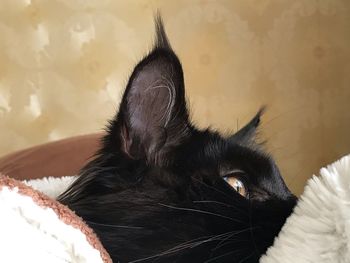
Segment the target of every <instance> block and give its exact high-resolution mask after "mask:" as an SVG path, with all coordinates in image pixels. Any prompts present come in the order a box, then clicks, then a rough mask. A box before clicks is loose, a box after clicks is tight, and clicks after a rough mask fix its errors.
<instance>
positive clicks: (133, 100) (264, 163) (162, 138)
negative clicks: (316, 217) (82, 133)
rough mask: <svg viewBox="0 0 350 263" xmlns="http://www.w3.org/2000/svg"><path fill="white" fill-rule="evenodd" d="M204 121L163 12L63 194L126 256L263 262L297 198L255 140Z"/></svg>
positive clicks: (246, 130) (250, 130)
mask: <svg viewBox="0 0 350 263" xmlns="http://www.w3.org/2000/svg"><path fill="white" fill-rule="evenodd" d="M262 113H263V110H260V111H259V112H258V113H257V114H256V116H255V117H254V118H253V119H252V120H251V121H250V122H249V123H248V124H247V125H246V126H244V127H243V128H242V129H241V130H239V131H238V132H237V133H235V134H233V135H232V136H222V135H221V134H219V133H218V132H215V131H211V130H209V129H205V130H201V129H198V128H196V127H195V126H194V125H193V124H192V123H191V121H190V119H189V113H188V109H187V106H186V99H185V87H184V76H183V71H182V66H181V63H180V61H179V59H178V57H177V56H176V54H175V52H174V51H173V49H172V47H171V46H170V44H169V41H168V38H167V36H166V34H165V32H164V28H163V25H162V22H161V19H160V18H159V17H157V18H156V40H155V45H154V48H153V50H152V51H151V52H150V53H149V54H148V55H147V56H146V57H145V58H144V59H142V60H141V61H140V62H139V63H138V64H137V66H136V67H135V69H134V71H133V73H132V74H131V77H130V79H129V81H128V84H127V87H126V90H125V92H124V95H123V98H122V101H121V104H120V107H119V111H118V113H117V115H116V117H115V118H114V119H113V120H112V121H111V122H110V124H109V126H108V134H107V135H106V137H105V138H104V140H103V146H102V148H101V150H100V152H99V153H98V154H97V156H96V159H95V160H94V161H92V162H91V163H90V164H88V165H87V167H85V168H84V169H83V170H82V173H81V176H80V178H79V179H78V180H77V181H76V182H75V183H74V184H73V185H72V186H71V188H70V189H68V190H67V192H66V193H64V194H63V195H62V196H61V197H60V201H61V202H63V203H65V204H67V205H69V206H70V207H71V208H72V209H73V210H74V211H75V212H76V213H77V214H78V215H80V216H81V217H83V219H84V220H86V222H87V223H88V224H89V225H90V226H91V227H92V228H93V229H94V230H95V231H96V233H97V234H98V236H99V237H100V239H101V241H102V243H103V244H104V246H105V248H106V249H107V251H108V252H109V253H110V254H111V256H112V258H113V259H114V260H115V261H116V260H120V262H153V261H155V262H257V261H258V259H259V257H260V256H261V255H262V254H263V253H264V252H265V251H266V249H267V248H268V246H270V245H272V243H273V240H274V237H275V236H276V235H277V234H278V232H279V231H280V229H281V227H282V225H283V224H284V222H285V220H286V218H287V217H288V216H289V214H290V213H291V212H292V209H293V207H294V205H295V202H296V199H295V197H294V196H293V195H292V194H291V192H290V191H289V190H288V188H287V187H286V185H285V183H284V181H283V179H282V177H281V175H280V172H279V170H278V168H277V166H276V164H275V162H274V161H273V159H272V158H271V157H270V156H269V155H268V154H266V153H264V152H263V151H262V149H261V147H259V145H258V144H256V143H255V138H254V137H255V133H256V129H257V128H258V125H259V122H260V117H261V114H262Z"/></svg>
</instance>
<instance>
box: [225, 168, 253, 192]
mask: <svg viewBox="0 0 350 263" xmlns="http://www.w3.org/2000/svg"><path fill="white" fill-rule="evenodd" d="M240 173H242V172H241V171H240ZM223 179H224V180H225V181H226V182H227V183H228V184H229V185H230V186H231V187H232V188H233V189H234V190H235V191H236V192H237V193H239V194H240V195H241V196H243V197H248V191H247V188H246V187H245V185H244V183H243V182H242V180H240V179H239V178H238V176H235V173H231V174H229V175H226V176H223Z"/></svg>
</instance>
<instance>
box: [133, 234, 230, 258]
mask: <svg viewBox="0 0 350 263" xmlns="http://www.w3.org/2000/svg"><path fill="white" fill-rule="evenodd" d="M230 234H231V232H227V233H224V234H219V235H212V236H209V238H208V239H205V240H203V241H198V242H192V241H194V240H199V239H203V238H205V237H208V236H204V237H200V238H196V239H193V240H190V241H186V242H184V243H182V244H179V245H177V246H175V247H173V248H171V249H168V250H166V251H163V252H161V253H158V254H156V255H153V256H150V257H146V258H141V259H137V260H133V261H130V262H128V263H135V262H142V261H145V260H148V259H152V258H157V257H162V256H166V255H169V254H173V253H176V252H179V251H181V250H184V249H187V248H190V249H192V248H194V247H197V246H200V245H202V244H204V243H208V242H211V241H214V240H220V238H222V237H224V236H226V235H230ZM189 242H190V243H189Z"/></svg>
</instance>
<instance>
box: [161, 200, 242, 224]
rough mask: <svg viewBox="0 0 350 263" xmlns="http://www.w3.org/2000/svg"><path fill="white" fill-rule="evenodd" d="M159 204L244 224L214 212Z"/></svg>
mask: <svg viewBox="0 0 350 263" xmlns="http://www.w3.org/2000/svg"><path fill="white" fill-rule="evenodd" d="M158 204H159V205H161V206H165V207H168V208H171V209H176V210H182V211H188V212H195V213H201V214H206V215H212V216H217V217H221V218H223V219H227V220H230V221H233V222H238V223H244V222H243V221H241V220H237V219H234V218H232V217H229V216H224V215H220V214H217V213H212V212H209V211H203V210H199V209H193V208H186V207H177V206H171V205H166V204H162V203H158Z"/></svg>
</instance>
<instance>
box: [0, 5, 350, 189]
mask: <svg viewBox="0 0 350 263" xmlns="http://www.w3.org/2000/svg"><path fill="white" fill-rule="evenodd" d="M156 9H159V10H161V12H162V15H163V18H164V21H165V25H166V29H167V32H168V35H169V38H170V41H171V42H172V45H173V47H174V49H175V50H176V52H177V53H178V55H179V57H180V59H181V60H182V62H183V66H184V71H185V81H186V86H187V96H188V99H189V102H190V105H191V108H192V116H193V120H194V121H195V122H196V123H197V124H198V125H199V126H201V127H205V126H208V125H210V126H212V127H215V128H217V129H218V130H220V131H223V132H226V133H228V132H232V131H235V130H236V129H237V127H241V126H242V125H243V124H244V123H245V122H246V121H248V120H249V118H251V117H252V116H253V115H254V114H255V112H256V111H257V110H258V108H259V107H260V106H261V105H264V104H266V105H268V106H269V107H268V111H267V113H266V115H265V116H264V118H263V125H262V129H261V135H260V137H261V138H262V139H267V140H268V143H267V148H268V150H269V151H270V152H271V153H272V154H273V155H274V157H275V158H276V160H277V162H278V164H279V165H280V167H281V170H282V172H283V174H284V175H285V177H286V181H287V183H288V185H289V186H290V187H291V188H292V189H293V190H294V191H295V192H296V193H300V192H301V191H302V189H303V186H304V182H305V180H306V179H307V178H308V177H310V176H311V175H312V174H313V173H317V172H318V170H319V168H320V167H321V166H322V165H325V164H327V163H329V162H331V161H333V160H335V159H337V158H339V157H340V156H341V155H343V154H345V153H349V152H350V136H349V134H350V111H349V99H350V1H348V0H235V1H230V0H227V1H224V0H222V1H219V0H217V1H195V0H193V1H187V0H179V1H173V0H168V1H165V0H164V1H146V0H138V1H136V0H129V1H123V0H0V155H4V154H6V153H9V152H12V151H15V150H18V149H22V148H25V147H28V146H32V145H35V144H40V143H44V142H47V141H52V140H57V139H61V138H65V137H69V136H72V135H78V134H87V133H91V132H98V131H101V130H102V128H103V126H104V125H105V123H106V120H107V119H109V118H111V117H112V116H113V114H114V113H115V111H116V109H117V104H118V102H119V99H120V95H121V92H122V90H123V89H124V86H125V84H126V81H127V77H128V76H129V74H130V73H131V70H132V68H133V66H134V65H135V63H136V62H137V61H138V59H140V58H141V57H142V56H143V55H144V54H145V53H146V51H147V50H149V49H150V47H151V43H152V37H153V21H152V16H153V13H154V11H155V10H156Z"/></svg>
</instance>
